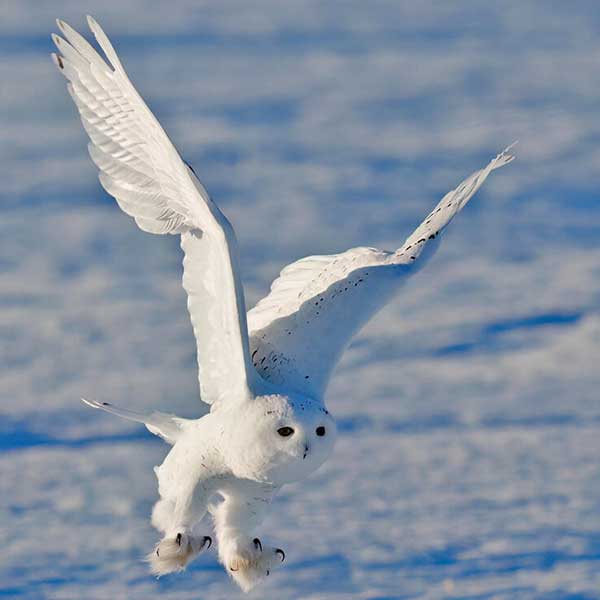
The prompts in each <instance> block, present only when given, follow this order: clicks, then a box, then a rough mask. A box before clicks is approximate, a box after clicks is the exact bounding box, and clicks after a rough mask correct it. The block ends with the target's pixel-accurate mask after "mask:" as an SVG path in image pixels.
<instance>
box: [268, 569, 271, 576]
mask: <svg viewBox="0 0 600 600" xmlns="http://www.w3.org/2000/svg"><path fill="white" fill-rule="evenodd" d="M270 574H271V571H269V569H267V577H268V576H269V575H270Z"/></svg>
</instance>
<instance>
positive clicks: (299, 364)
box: [248, 148, 514, 398]
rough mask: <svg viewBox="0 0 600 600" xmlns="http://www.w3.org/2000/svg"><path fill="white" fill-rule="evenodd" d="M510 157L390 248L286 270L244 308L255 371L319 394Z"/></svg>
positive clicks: (474, 178)
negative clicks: (356, 340) (365, 329)
mask: <svg viewBox="0 0 600 600" xmlns="http://www.w3.org/2000/svg"><path fill="white" fill-rule="evenodd" d="M513 158H514V157H513V156H512V155H511V154H510V148H507V149H506V150H505V151H504V152H502V153H501V154H499V155H498V156H496V158H494V159H493V160H492V161H490V163H489V164H488V165H487V166H486V167H485V168H483V169H481V170H479V171H476V172H475V173H473V174H472V175H471V176H470V177H468V178H467V179H465V180H464V181H463V182H462V183H461V184H460V185H459V186H458V187H457V188H456V189H455V190H452V191H451V192H449V193H448V194H446V195H445V196H444V197H443V198H442V200H441V201H440V202H439V204H438V205H437V206H436V207H435V208H434V209H433V211H432V212H431V213H430V214H429V215H427V217H426V218H425V220H424V221H423V222H422V223H421V225H419V227H417V229H415V231H414V232H413V233H412V235H411V236H410V237H409V238H408V239H407V240H406V241H405V242H404V244H403V245H402V246H401V247H400V248H399V249H398V250H396V252H384V251H381V250H376V249H374V248H353V249H351V250H348V251H346V252H343V253H342V254H334V255H330V256H309V257H307V258H303V259H301V260H299V261H297V262H294V263H292V264H290V265H288V266H287V267H285V268H284V269H283V271H281V274H280V276H279V278H277V279H276V280H275V281H274V282H273V284H272V286H271V292H270V293H269V294H268V296H266V297H265V298H263V299H262V300H261V301H260V302H259V303H258V304H257V305H256V306H255V307H254V308H253V309H252V310H251V311H250V312H249V313H248V326H249V330H250V350H251V352H252V355H251V356H252V361H253V363H254V366H255V368H256V369H257V370H258V372H259V373H260V375H261V376H262V377H263V378H265V379H267V380H269V381H271V382H273V383H275V384H279V385H284V386H285V387H287V388H290V389H294V390H295V391H297V392H299V393H303V394H306V395H308V396H312V397H317V398H322V397H323V395H324V393H325V390H326V387H327V383H328V381H329V379H330V376H331V374H332V372H333V369H334V367H335V365H336V364H337V362H338V360H339V358H340V357H341V355H342V353H343V351H344V349H345V348H346V346H347V345H348V344H349V342H350V340H351V339H352V337H353V336H354V334H355V333H357V332H358V330H359V329H360V328H361V327H362V326H363V325H364V324H365V323H366V322H367V321H368V320H369V319H370V318H371V317H372V316H373V315H374V314H375V313H376V312H377V311H378V310H379V309H380V308H382V307H383V306H384V305H385V304H386V303H387V301H388V300H389V299H390V297H391V296H392V295H393V294H394V292H395V291H396V290H397V289H398V287H399V286H400V285H401V284H402V283H403V282H404V281H406V279H407V278H408V277H409V276H410V275H411V274H412V273H415V272H416V271H417V270H418V269H419V268H421V267H422V266H423V265H424V264H425V262H426V259H427V257H430V256H432V255H433V253H434V252H435V250H436V248H437V246H438V242H439V237H438V236H439V234H440V233H441V232H442V230H443V229H444V228H445V227H446V226H447V225H448V224H449V223H450V221H451V220H452V219H453V218H454V216H455V215H456V214H457V213H458V212H459V211H460V210H461V209H462V208H463V207H464V206H465V205H466V204H467V202H468V201H469V200H470V199H471V198H472V197H473V195H474V194H475V192H476V191H477V190H478V189H479V188H480V187H481V185H482V184H483V182H484V181H485V180H486V179H487V177H488V175H489V174H490V173H491V172H492V171H493V170H494V169H498V168H500V167H502V166H504V165H506V164H508V163H509V162H511V161H512V160H513Z"/></svg>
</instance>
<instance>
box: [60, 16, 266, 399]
mask: <svg viewBox="0 0 600 600" xmlns="http://www.w3.org/2000/svg"><path fill="white" fill-rule="evenodd" d="M57 23H58V26H59V28H60V30H61V32H62V33H63V35H64V36H65V38H66V39H63V38H61V37H59V36H57V35H53V36H52V38H53V40H54V42H55V44H56V46H57V48H58V50H59V51H60V55H56V54H53V55H52V56H53V59H54V62H55V63H56V65H57V66H58V68H59V70H60V71H61V72H62V73H63V75H64V76H65V77H66V78H67V79H68V81H69V84H68V89H69V92H70V94H71V96H72V97H73V100H74V102H75V105H76V106H77V109H78V110H79V114H80V116H81V121H82V123H83V126H84V128H85V130H86V131H87V133H88V135H89V137H90V140H91V141H90V143H89V145H88V148H89V151H90V155H91V157H92V160H93V161H94V162H95V163H96V165H97V166H98V168H99V169H100V182H101V184H102V186H103V187H104V189H105V190H106V191H107V192H108V193H109V194H110V195H112V196H114V197H115V199H116V201H117V203H118V204H119V206H120V207H121V208H122V209H123V211H124V212H126V213H127V214H128V215H131V216H132V217H133V218H134V219H135V221H136V223H137V224H138V225H139V227H140V228H141V229H143V230H144V231H148V232H150V233H157V234H165V233H172V234H181V246H182V248H183V251H184V253H185V257H184V261H183V265H184V273H183V286H184V288H185V289H186V291H187V293H188V309H189V311H190V316H191V320H192V324H193V327H194V333H195V335H196V341H197V345H198V366H199V371H200V373H199V378H200V389H201V396H202V399H203V400H204V401H205V402H207V403H209V404H213V403H215V402H217V401H219V399H221V398H223V397H225V396H226V395H228V394H230V393H236V394H237V393H239V392H240V391H241V392H242V393H245V392H246V391H247V389H248V384H249V383H250V382H249V381H248V379H249V377H252V376H253V375H254V373H255V372H254V370H253V368H252V363H251V361H250V357H249V351H248V332H247V324H246V314H245V312H246V311H245V308H244V293H243V289H242V285H241V282H240V279H239V276H238V268H237V245H236V240H235V235H234V233H233V229H232V227H231V225H230V224H229V222H228V221H227V219H226V218H225V217H224V215H223V214H222V213H221V212H220V210H219V209H218V208H217V206H216V205H215V204H214V203H213V202H212V201H211V199H210V198H209V196H208V194H207V192H206V190H205V189H204V188H203V187H202V184H201V183H200V181H199V180H198V179H197V178H196V176H195V174H194V172H193V171H192V170H191V168H190V167H188V166H187V165H186V164H185V163H184V162H183V160H182V159H181V157H180V156H179V154H178V152H177V150H176V149H175V147H174V146H173V144H172V143H171V141H170V140H169V138H168V136H167V134H166V133H165V132H164V130H163V129H162V127H161V126H160V124H159V122H158V121H157V120H156V118H155V117H154V115H153V114H152V113H151V112H150V109H149V108H148V107H147V106H146V104H145V103H144V101H143V100H142V98H141V97H140V95H139V94H138V93H137V91H136V90H135V88H134V87H133V84H132V83H131V82H130V80H129V78H128V77H127V74H126V73H125V70H124V69H123V66H122V64H121V62H120V60H119V58H118V56H117V54H116V52H115V50H114V48H113V47H112V45H111V43H110V41H109V40H108V38H107V36H106V34H105V33H104V32H103V31H102V29H101V28H100V26H99V25H98V23H96V21H94V19H92V18H91V17H88V24H89V26H90V29H91V30H92V32H93V33H94V35H95V36H96V40H97V41H98V44H99V45H100V47H101V48H102V50H103V51H104V54H105V56H106V59H108V62H107V61H106V60H105V59H104V58H102V57H101V56H100V54H98V53H97V52H96V50H95V49H94V48H93V47H92V46H91V45H90V44H89V43H88V42H87V41H86V40H85V39H84V38H83V37H82V36H81V35H79V34H78V33H77V32H76V31H75V30H74V29H72V28H71V27H70V26H69V25H67V24H66V23H64V22H63V21H60V20H59V21H57ZM254 376H255V375H254Z"/></svg>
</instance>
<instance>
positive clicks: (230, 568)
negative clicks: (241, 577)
mask: <svg viewBox="0 0 600 600" xmlns="http://www.w3.org/2000/svg"><path fill="white" fill-rule="evenodd" d="M229 570H230V571H233V572H234V573H235V572H236V571H239V569H234V568H233V567H229Z"/></svg>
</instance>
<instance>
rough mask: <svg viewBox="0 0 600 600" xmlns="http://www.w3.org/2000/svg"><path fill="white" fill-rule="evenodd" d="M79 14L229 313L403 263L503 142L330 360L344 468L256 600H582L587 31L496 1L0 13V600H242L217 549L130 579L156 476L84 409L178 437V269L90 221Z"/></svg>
mask: <svg viewBox="0 0 600 600" xmlns="http://www.w3.org/2000/svg"><path fill="white" fill-rule="evenodd" d="M88 12H90V13H92V14H94V15H95V16H96V17H97V18H98V20H99V21H100V22H101V23H102V25H103V27H104V28H105V29H106V31H107V32H108V34H109V35H110V36H111V38H112V39H113V41H114V42H115V46H116V48H117V51H118V52H119V54H120V56H121V58H122V60H123V62H124V64H125V66H126V68H127V70H128V72H129V74H130V76H131V78H132V81H133V82H134V84H135V85H136V86H137V87H138V88H139V90H140V92H141V94H142V95H143V96H144V98H145V99H146V100H147V102H148V104H149V106H150V108H151V109H152V110H153V111H154V112H155V114H156V115H157V117H158V118H159V120H160V121H161V123H162V124H163V125H164V126H165V128H166V129H167V131H168V132H169V134H170V136H171V137H172V139H173V141H174V142H175V143H176V145H177V147H178V148H179V149H180V151H181V153H182V155H183V156H184V157H185V158H186V160H188V161H189V162H190V163H191V164H192V165H193V166H194V169H195V170H196V172H197V173H198V174H199V176H200V178H201V180H202V182H203V183H204V184H205V185H206V187H207V189H208V190H209V191H210V193H211V194H212V196H213V197H214V199H215V200H216V201H217V202H218V203H219V206H220V207H221V208H222V209H223V211H224V212H225V213H226V214H227V216H228V218H229V219H230V220H231V221H232V224H233V225H234V227H235V229H236V232H237V235H238V238H239V242H240V248H241V259H242V271H243V274H244V277H245V281H244V283H245V285H246V293H247V299H248V305H249V306H253V305H254V303H255V302H256V301H257V300H258V299H259V298H260V297H262V296H263V295H264V294H265V293H266V292H267V291H268V285H269V283H270V282H271V281H272V280H273V279H274V278H275V277H276V275H277V274H278V273H279V271H280V269H281V268H282V267H283V265H285V264H287V263H290V262H292V261H293V260H296V259H298V258H300V257H302V256H305V255H307V254H333V253H336V252H340V251H343V250H345V249H346V248H349V247H355V246H365V245H369V246H377V247H382V248H395V247H397V245H398V243H400V242H401V241H402V240H403V239H404V238H405V237H406V235H408V234H409V233H410V232H411V231H412V229H413V228H414V226H415V225H417V224H418V222H419V221H420V219H421V217H422V216H423V215H424V214H427V212H428V211H429V210H430V209H431V207H432V206H434V205H435V203H436V202H437V201H438V200H439V198H441V197H442V195H443V194H444V193H445V192H446V191H448V190H449V189H451V188H452V187H454V186H455V185H456V184H457V183H458V182H459V181H460V180H461V179H462V178H463V177H465V176H466V175H468V174H469V173H470V172H472V171H473V170H474V169H475V168H478V167H479V166H480V165H483V164H485V163H486V162H487V160H488V158H489V157H490V156H493V155H494V154H495V153H496V152H497V150H498V149H500V148H502V147H504V146H505V145H507V144H508V143H510V142H511V141H513V140H514V139H519V140H520V145H519V147H518V156H519V160H518V161H516V162H515V163H514V164H513V165H511V166H510V168H507V169H503V170H501V171H499V172H498V173H496V174H495V175H494V177H493V179H490V181H489V182H488V183H487V184H486V186H485V187H484V188H483V189H482V190H480V191H479V193H478V196H477V198H476V199H475V200H474V201H473V202H472V203H471V204H470V205H469V206H468V207H467V208H466V209H465V210H464V211H463V213H462V214H461V215H460V218H459V219H457V220H456V221H455V222H454V223H453V224H452V227H451V228H450V229H449V230H448V232H447V234H446V236H445V240H444V243H443V248H442V251H440V252H439V253H438V255H437V256H436V257H435V258H434V259H433V260H432V261H431V263H430V264H429V265H428V267H427V268H426V269H425V270H424V271H423V272H422V273H420V274H419V275H417V276H416V277H415V278H414V279H412V280H411V281H410V282H409V283H408V285H406V286H405V287H404V288H403V290H402V292H401V294H400V296H399V297H398V299H397V300H396V301H394V302H393V303H392V304H391V305H390V306H389V307H388V308H387V309H386V310H385V311H384V312H382V313H381V314H379V315H378V316H377V317H376V319H375V320H374V321H373V322H372V323H370V324H369V325H368V326H367V328H366V329H365V330H364V331H363V332H362V333H361V335H360V336H359V337H358V338H357V339H356V340H355V342H354V344H353V345H352V346H351V348H350V350H349V351H348V352H347V354H346V355H345V358H344V359H343V361H342V364H341V365H340V367H339V370H338V373H339V374H342V373H343V375H344V376H343V377H337V378H336V377H335V376H334V379H333V381H332V384H331V386H330V388H329V390H328V405H329V407H330V408H331V409H332V411H333V412H334V414H335V415H336V417H337V418H338V420H339V425H340V426H339V434H338V436H339V437H338V443H337V446H336V448H335V451H334V454H333V456H332V457H331V458H330V460H329V461H328V462H327V463H326V464H325V465H324V466H323V467H322V468H321V469H320V470H319V471H318V472H317V473H316V474H315V475H314V476H313V477H311V478H310V479H309V480H307V482H305V483H302V484H300V485H301V486H302V490H301V493H300V492H298V493H296V492H297V490H295V489H294V487H293V486H290V487H289V488H284V490H283V492H282V494H281V495H280V496H278V498H277V499H276V500H275V503H274V506H273V510H272V513H271V516H270V518H269V520H267V521H266V522H265V524H264V526H263V528H264V530H265V536H266V537H269V538H274V539H285V540H287V542H286V547H285V550H286V555H287V556H286V563H285V565H284V566H283V568H282V569H281V570H279V571H277V573H275V574H274V575H273V576H272V577H271V578H269V581H268V582H267V583H266V584H265V585H263V586H261V587H260V588H259V589H257V591H256V592H254V593H253V594H251V595H250V596H249V597H250V598H253V597H255V598H265V599H271V598H272V599H277V600H286V599H288V598H289V599H291V598H298V597H302V598H303V599H319V600H331V599H334V598H335V599H337V598H340V599H341V598H348V597H352V598H359V599H365V600H366V599H370V600H375V599H381V598H394V599H395V598H427V599H430V598H431V599H437V598H448V597H456V598H494V599H497V598H506V599H509V598H510V599H513V598H517V597H518V598H525V599H527V598H552V599H557V598H579V599H587V598H595V597H597V594H598V589H600V569H599V560H600V468H599V467H598V455H599V452H600V401H599V398H598V389H599V385H600V372H599V370H598V368H597V363H598V352H599V341H598V340H599V339H600V277H599V275H600V267H599V265H600V235H599V234H600V204H599V203H598V201H597V194H598V191H599V190H600V119H598V106H599V105H600V86H599V80H598V67H597V56H598V54H599V53H600V37H599V36H598V28H599V27H600V20H599V13H598V11H597V7H596V4H595V3H594V2H577V3H574V4H570V3H565V4H564V5H553V6H552V9H551V10H550V9H549V7H548V5H547V3H543V2H520V1H516V0H514V1H512V0H508V1H507V2H503V3H481V2H475V1H472V2H469V1H465V2H460V3H453V4H450V3H448V4H443V5H442V3H436V2H427V1H426V2H419V3H414V2H408V1H407V2H372V3H362V2H353V1H351V2H338V1H335V0H334V1H332V2H328V3H326V4H325V3H321V2H316V1H314V2H308V1H307V2H295V1H293V2H286V3H279V2H274V1H264V2H253V1H250V2H246V1H241V0H240V1H239V2H238V1H231V2H222V3H216V2H214V3H198V2H186V1H173V2H169V3H168V4H164V3H154V4H152V3H147V2H143V3H142V2H141V1H139V0H136V1H133V2H127V3H123V2H114V1H112V0H111V1H109V2H106V3H104V4H103V7H102V8H101V9H100V8H99V6H97V3H93V2H88V1H78V2H74V1H73V2H56V3H43V4H42V3H38V2H33V1H31V2H27V1H17V0H14V1H12V0H9V1H8V2H6V3H5V5H4V6H3V14H2V17H3V18H2V20H1V21H0V50H1V52H0V56H1V58H0V76H1V77H2V81H3V85H2V91H1V94H0V114H1V115H2V127H1V128H0V159H1V160H0V165H2V166H1V167H0V174H1V175H2V181H3V186H2V190H1V191H0V196H1V201H2V206H3V218H2V219H1V220H0V306H1V307H2V310H1V311H0V340H1V343H0V353H1V360H0V394H1V400H0V402H1V404H0V407H1V411H2V419H1V422H0V423H1V424H0V427H1V431H0V446H1V447H2V450H3V452H2V454H1V455H0V478H1V480H2V489H3V493H2V494H1V495H0V511H1V513H0V514H1V515H2V516H1V521H0V522H1V527H0V536H1V539H2V542H3V545H4V547H5V548H6V549H8V550H9V551H7V552H5V555H4V556H3V559H2V561H0V594H4V596H6V597H15V598H28V599H29V598H36V599H37V598H60V599H63V598H65V599H66V598H84V597H85V598H90V599H96V598H98V599H103V598H107V597H112V598H128V599H133V600H137V599H146V598H148V597H151V596H155V595H158V593H165V594H169V595H175V594H177V597H178V598H182V599H185V598H211V599H212V598H216V599H225V598H226V599H231V598H235V597H241V592H238V591H237V590H236V589H235V588H234V586H233V584H232V583H231V581H229V580H228V578H227V577H226V576H225V575H224V573H223V572H222V570H221V568H220V566H219V565H218V563H217V559H216V555H215V554H214V552H213V551H212V550H209V551H208V552H204V553H203V554H202V555H201V556H200V558H199V559H197V561H195V562H194V563H193V564H192V565H191V566H190V568H189V569H188V571H187V572H186V574H185V575H183V576H169V577H165V578H162V579H161V580H159V581H156V580H155V579H153V578H151V577H150V576H149V575H148V572H147V565H146V564H145V563H144V562H143V560H142V559H143V556H144V554H145V553H146V552H147V549H148V547H150V546H151V545H152V543H153V541H154V532H153V531H152V529H151V527H150V524H149V522H148V515H149V513H150V509H151V506H152V504H153V502H154V501H155V499H156V491H155V478H154V474H153V472H152V466H154V465H155V464H158V463H159V462H160V461H161V460H162V458H163V456H164V454H165V452H166V449H167V447H166V446H165V445H164V444H163V443H162V442H160V440H156V439H155V438H154V437H153V436H151V435H150V434H149V433H148V432H147V431H146V430H145V429H143V428H142V427H141V426H138V425H135V424H131V423H127V422H125V421H121V420H118V419H115V418H114V417H111V416H108V415H106V416H105V415H103V414H102V413H100V411H95V412H94V411H90V410H89V409H88V408H86V407H84V406H82V405H81V403H80V402H79V400H78V399H79V397H80V396H82V395H84V396H86V397H90V398H96V399H98V400H100V401H107V402H114V403H115V404H117V405H120V406H127V407H128V408H130V409H132V410H138V411H144V412H146V411H151V410H153V409H156V410H163V411H165V412H168V413H176V414H181V415H182V416H186V417H191V416H195V415H196V414H197V411H198V401H197V396H198V389H197V378H196V359H195V347H194V346H195V344H194V339H193V333H192V331H191V327H190V325H189V319H188V315H187V313H186V310H185V293H184V291H183V290H182V289H181V285H180V281H181V254H180V252H181V251H180V249H179V246H178V244H177V240H176V239H162V238H157V237H155V236H149V235H146V234H144V233H141V232H139V231H137V229H136V227H135V226H134V225H133V223H131V221H130V220H129V219H127V218H126V217H124V216H123V215H122V214H121V212H120V211H119V210H118V209H117V208H116V207H115V206H114V202H113V201H112V200H111V199H110V198H109V197H107V196H106V194H105V193H104V192H103V191H102V189H101V188H100V186H99V184H98V183H97V180H96V174H95V168H94V166H93V165H92V163H91V161H90V160H89V158H88V157H87V156H86V154H85V136H84V134H83V132H82V131H81V127H80V125H79V124H78V122H77V119H76V115H75V109H74V108H73V107H72V105H71V104H70V103H69V102H68V101H67V98H65V91H64V82H63V81H62V79H61V77H60V76H59V75H58V74H57V73H56V69H55V68H54V67H53V65H52V64H51V63H50V61H49V59H48V53H49V52H51V51H52V43H51V41H50V39H49V38H48V33H49V32H50V31H52V30H54V18H55V17H56V16H59V15H60V16H62V17H63V18H65V19H66V20H67V21H68V22H70V23H71V24H72V25H73V26H75V27H77V28H79V29H83V28H84V15H85V14H86V13H88ZM267 215H268V219H267V218H266V216H267ZM273 220H276V222H277V228H278V231H279V235H278V236H276V237H269V238H266V237H265V236H264V232H265V228H269V223H272V222H273ZM271 257H276V259H273V258H271ZM459 257H460V260H458V258H459ZM238 594H239V596H238Z"/></svg>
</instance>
